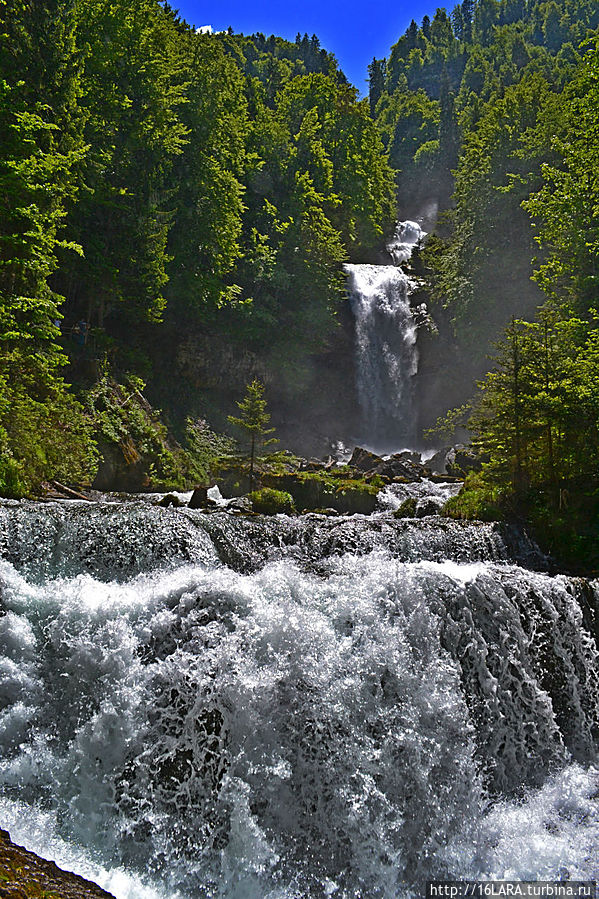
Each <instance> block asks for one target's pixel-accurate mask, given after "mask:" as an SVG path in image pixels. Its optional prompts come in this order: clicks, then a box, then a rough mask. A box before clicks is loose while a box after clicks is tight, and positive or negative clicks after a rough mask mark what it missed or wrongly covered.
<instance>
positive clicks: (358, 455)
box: [347, 446, 384, 471]
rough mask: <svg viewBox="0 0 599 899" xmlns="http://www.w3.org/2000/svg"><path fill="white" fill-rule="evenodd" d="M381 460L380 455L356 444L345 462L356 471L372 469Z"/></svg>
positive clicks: (382, 460)
mask: <svg viewBox="0 0 599 899" xmlns="http://www.w3.org/2000/svg"><path fill="white" fill-rule="evenodd" d="M382 462H384V459H383V458H382V456H377V455H376V453H371V452H370V450H367V449H364V448H363V447H361V446H356V447H354V451H353V453H352V454H351V458H350V460H349V462H348V463H347V464H348V465H350V466H351V468H356V469H357V470H358V471H372V470H373V469H375V468H376V467H377V466H378V465H380V464H381V463H382Z"/></svg>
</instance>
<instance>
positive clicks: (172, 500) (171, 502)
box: [158, 493, 183, 509]
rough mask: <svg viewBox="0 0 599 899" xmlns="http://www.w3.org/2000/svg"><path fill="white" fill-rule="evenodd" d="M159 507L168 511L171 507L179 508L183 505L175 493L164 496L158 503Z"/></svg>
mask: <svg viewBox="0 0 599 899" xmlns="http://www.w3.org/2000/svg"><path fill="white" fill-rule="evenodd" d="M158 505H159V506H162V507H163V508H165V509H167V508H168V507H169V506H174V507H175V508H178V507H179V506H182V505H183V503H182V502H181V500H180V499H179V497H178V496H176V495H175V494H174V493H167V494H166V496H163V497H162V499H161V500H160V501H159V502H158Z"/></svg>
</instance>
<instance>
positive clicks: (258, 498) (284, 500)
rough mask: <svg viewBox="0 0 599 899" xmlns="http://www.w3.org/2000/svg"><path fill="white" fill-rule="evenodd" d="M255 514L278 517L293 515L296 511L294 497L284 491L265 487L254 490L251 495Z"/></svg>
mask: <svg viewBox="0 0 599 899" xmlns="http://www.w3.org/2000/svg"><path fill="white" fill-rule="evenodd" d="M249 498H250V501H251V503H252V508H253V510H254V512H260V513H261V514H262V515H277V514H279V513H284V514H286V515H293V514H294V513H295V511H296V508H295V504H294V502H293V497H292V496H291V494H290V493H286V492H285V491H284V490H273V489H272V488H271V487H263V488H262V489H261V490H254V491H253V492H252V493H250V495H249Z"/></svg>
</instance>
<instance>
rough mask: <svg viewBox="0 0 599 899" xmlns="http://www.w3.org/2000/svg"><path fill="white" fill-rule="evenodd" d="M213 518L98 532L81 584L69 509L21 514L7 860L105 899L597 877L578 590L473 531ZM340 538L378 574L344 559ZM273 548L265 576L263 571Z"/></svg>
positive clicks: (595, 781) (598, 720)
mask: <svg viewBox="0 0 599 899" xmlns="http://www.w3.org/2000/svg"><path fill="white" fill-rule="evenodd" d="M11 508H12V510H13V511H12V515H11V518H10V522H11V526H13V525H14V524H15V516H16V512H17V511H18V510H22V509H23V507H18V510H17V507H15V506H13V507H11ZM225 515H226V513H217V515H216V516H202V515H201V514H199V513H194V514H193V515H192V514H190V513H184V512H175V511H172V510H162V509H151V508H146V509H144V510H142V509H141V508H140V509H136V507H128V508H127V507H126V508H122V509H120V510H119V509H115V507H114V506H111V507H110V508H108V507H107V508H106V509H105V510H102V509H101V508H100V509H96V510H95V511H92V510H88V518H87V521H88V526H89V527H90V528H91V529H92V530H93V532H94V535H95V538H96V544H95V545H96V552H97V555H96V557H94V558H93V559H92V558H90V556H89V554H88V552H87V551H86V550H85V547H81V546H70V547H69V546H68V545H67V543H68V540H70V539H72V538H73V537H75V538H77V535H80V534H81V527H82V524H81V522H82V512H81V510H80V509H76V508H73V509H64V508H57V507H45V508H44V507H35V506H33V507H29V509H27V508H26V509H25V511H24V512H23V515H22V518H21V519H18V517H17V520H18V521H20V524H19V533H20V537H21V540H20V544H19V547H17V548H15V547H13V550H14V551H13V556H12V563H9V562H2V563H0V584H1V589H2V594H1V595H2V610H3V612H4V614H3V616H2V617H0V696H1V697H2V707H3V711H2V714H1V717H0V792H1V799H0V824H1V825H2V826H4V827H8V829H9V830H10V831H11V833H12V834H13V837H14V838H15V839H17V841H21V842H23V843H24V844H25V845H28V846H30V847H31V848H33V849H34V850H35V851H37V852H39V853H40V854H41V855H46V856H49V857H54V858H56V859H57V860H58V861H59V863H61V864H62V865H63V866H67V867H70V868H72V869H74V870H76V871H78V872H79V873H82V874H84V875H87V876H89V877H92V878H93V879H95V880H96V881H98V882H99V883H101V884H102V885H104V886H105V887H106V888H107V889H109V890H111V891H112V892H113V893H114V895H115V896H117V897H118V899H155V897H156V896H159V897H161V899H191V897H193V899H196V897H220V899H275V897H276V899H323V897H325V896H333V897H339V899H341V897H343V899H358V897H362V899H377V897H378V899H396V897H397V896H408V895H414V896H416V895H421V893H422V886H423V883H424V881H425V880H428V879H431V878H434V877H448V878H460V877H468V878H475V877H476V878H478V877H481V878H487V877H488V878H501V877H513V878H526V879H535V878H537V877H538V878H540V879H553V878H557V877H560V876H562V875H563V874H564V871H568V872H569V875H570V876H571V877H576V878H580V879H592V878H593V877H598V876H599V863H598V861H597V860H598V859H599V802H598V795H599V775H598V772H597V770H596V768H595V767H594V765H595V764H596V763H597V755H596V734H597V727H598V724H599V688H598V684H597V672H598V670H599V666H598V662H599V657H598V654H597V648H596V646H595V643H594V640H593V639H592V637H591V635H590V633H589V632H588V629H587V628H588V624H587V619H586V618H585V617H584V615H587V616H588V614H589V611H588V608H587V606H585V601H590V600H589V596H590V594H588V596H587V594H584V593H583V592H581V587H580V584H579V582H577V581H571V580H569V579H568V578H566V577H561V576H560V577H550V576H549V575H547V574H543V573H539V572H533V571H529V570H525V569H524V568H521V567H519V566H518V565H515V564H509V563H507V562H497V561H491V560H490V557H489V556H486V555H485V553H486V552H490V551H492V552H493V553H494V554H498V553H499V552H500V548H499V544H497V547H496V548H493V546H494V545H493V544H492V543H491V542H487V543H478V544H477V540H479V536H478V535H479V533H480V532H481V529H480V528H477V527H474V526H468V527H467V528H464V527H462V526H460V525H458V524H457V523H455V524H454V523H452V522H441V521H439V524H438V525H437V540H438V541H439V542H438V546H439V547H441V546H443V545H444V546H445V550H444V552H443V551H440V550H439V549H436V550H434V552H433V553H431V550H430V540H431V538H432V536H433V528H434V524H433V523H432V522H431V521H429V520H427V521H425V522H422V523H421V525H418V526H417V525H416V523H414V524H413V525H409V524H408V525H406V524H405V523H403V522H393V521H392V520H389V521H387V522H383V521H382V520H380V519H376V518H375V519H370V520H365V519H354V520H353V521H351V520H349V519H347V520H340V521H338V522H324V521H323V522H321V523H315V522H311V521H310V520H305V521H303V522H296V523H293V526H294V527H295V528H296V531H294V532H292V531H290V530H289V529H288V527H287V520H286V519H279V520H278V521H277V522H273V523H267V522H264V523H262V522H260V521H259V520H254V521H252V520H250V521H247V522H244V521H239V520H233V519H230V518H229V519H227V518H226V517H222V516H225ZM219 516H221V517H219ZM0 518H1V517H0ZM227 521H229V522H230V526H227V527H225V524H223V522H225V523H226V522H227ZM119 522H120V530H119V534H120V541H118V542H117V541H115V542H113V543H112V544H110V542H109V541H108V540H106V541H105V538H106V534H109V533H112V532H113V531H114V530H115V528H116V527H117V525H118V524H119ZM0 524H4V520H1V521H0ZM291 524H292V523H291V522H290V523H289V526H291ZM350 524H351V527H352V528H353V529H354V530H355V532H356V534H357V536H358V539H359V540H360V541H361V543H362V544H363V545H364V546H370V547H371V549H370V550H369V551H367V552H365V554H364V555H361V556H357V555H355V554H354V553H353V552H351V553H348V552H345V551H344V550H343V546H344V545H347V544H348V542H351V541H350V537H349V536H348V528H349V527H350ZM6 526H7V527H8V526H9V525H8V524H7V525H6ZM406 527H408V528H411V530H410V531H409V533H410V535H411V536H410V541H411V543H410V546H411V547H412V549H411V550H410V553H409V555H408V556H407V557H405V556H403V555H401V556H399V557H398V556H397V554H396V552H395V549H394V547H395V546H396V544H397V545H401V546H402V549H401V553H402V554H404V553H405V552H406V547H407V545H408V544H407V543H406V542H405V540H406V537H405V534H406V533H407V532H406V530H405V528H406ZM481 527H482V532H483V533H489V534H490V532H488V531H487V530H485V528H488V527H489V526H481ZM193 528H195V529H196V532H195V533H196V536H195V537H194V536H193V534H194V531H193ZM206 528H208V530H206ZM385 528H386V530H385ZM443 528H445V529H446V530H445V531H443ZM28 529H29V530H28ZM150 530H151V532H152V533H153V534H154V535H156V536H155V539H156V543H155V549H156V558H155V561H154V563H153V564H152V561H151V553H150V551H151V549H152V546H151V545H149V541H148V536H147V534H148V533H150ZM454 530H455V535H454V534H453V531H454ZM2 533H8V532H4V531H2V529H1V528H0V536H1V535H2ZM209 533H211V534H212V538H209V536H208V534H209ZM292 534H293V539H292ZM394 534H395V535H396V537H395V538H394V537H393V535H394ZM443 534H445V537H443ZM343 535H345V536H343ZM373 535H375V536H376V535H378V537H377V539H378V540H379V541H380V544H378V545H377V543H376V541H374V537H373ZM442 539H444V540H445V543H444V544H443V543H442ZM485 539H487V540H488V538H485ZM498 539H499V538H498ZM168 540H171V541H172V542H171V543H168ZM213 540H214V541H215V542H214V545H213V543H212V541H213ZM103 541H105V546H104V556H103V558H100V555H101V554H102V548H101V547H102V543H103ZM260 541H262V542H264V543H265V544H268V545H269V546H270V545H274V546H277V547H278V552H279V553H281V555H280V557H279V558H278V560H276V561H267V562H266V564H263V563H261V562H259V561H258V560H257V559H255V558H254V557H253V556H252V555H251V549H252V547H255V546H256V545H257V544H259V543H260ZM293 541H297V545H300V544H301V545H302V547H303V548H304V550H305V555H296V556H293V555H292V553H294V552H295V549H294V546H295V544H294V542H293ZM373 541H374V542H373ZM398 541H399V543H398ZM402 541H403V542H402ZM225 542H226V543H227V544H228V547H227V548H226V549H224V550H223V549H219V546H221V547H223V546H224V543H225ZM30 543H31V545H32V546H33V545H34V544H35V545H38V546H44V547H45V548H46V553H47V555H48V556H49V557H50V559H51V560H53V561H51V564H47V565H42V564H41V563H38V564H37V567H36V566H34V565H33V562H32V559H31V553H30V549H29V544H30ZM164 543H167V548H168V550H169V551H170V552H177V553H178V554H179V558H178V559H175V560H174V562H173V563H171V564H168V563H167V562H166V561H165V558H164V555H163V554H162V552H161V551H159V550H162V549H164V546H163V544H164ZM460 543H463V544H464V546H465V547H467V546H468V545H469V544H471V545H472V546H473V547H476V546H478V547H479V548H478V549H477V550H476V551H475V552H473V550H472V548H470V550H469V553H470V556H468V554H466V556H465V557H462V554H461V550H460ZM325 544H326V546H327V547H328V549H327V550H326V552H325V550H324V548H323V547H324V545H325ZM0 545H1V540H0ZM51 545H55V546H56V545H58V546H60V547H61V548H62V554H61V555H59V554H57V553H56V552H55V553H52V552H51V551H50V546H51ZM336 546H338V547H339V548H338V549H335V547H336ZM138 547H145V548H146V555H142V554H141V552H140V561H139V562H138V563H137V566H135V564H134V563H133V562H131V563H129V556H130V555H135V554H136V553H137V552H138ZM485 547H486V548H485ZM222 552H225V554H226V556H227V558H229V559H231V560H232V561H231V562H230V564H227V565H224V564H223V563H222V562H221V561H219V553H220V554H222ZM77 553H79V554H80V555H79V556H78V555H77ZM265 553H266V551H265ZM476 553H478V555H477V554H476ZM185 554H187V556H188V561H185V559H184V555H185ZM427 554H428V561H418V555H420V556H421V557H422V556H425V557H426V556H427ZM266 555H267V554H266ZM495 557H499V556H497V555H494V556H493V558H495ZM310 558H312V559H314V560H315V567H314V568H313V569H311V567H310V563H309V559H310ZM462 558H464V560H463V561H460V559H462ZM65 559H66V563H65ZM233 560H238V563H237V562H234V561H233ZM92 562H93V573H82V571H81V569H80V571H79V573H76V571H75V569H76V568H77V566H81V565H89V564H90V563H92ZM248 563H249V567H248ZM127 565H129V567H127ZM231 565H233V567H230V566H231ZM111 569H112V570H114V572H115V573H116V575H117V578H118V580H117V579H115V578H113V577H111V575H110V570H111ZM585 596H586V597H587V599H586V600H585ZM593 601H594V602H595V603H596V601H597V597H596V596H595V597H594V600H593ZM585 610H586V611H585ZM583 613H584V615H583Z"/></svg>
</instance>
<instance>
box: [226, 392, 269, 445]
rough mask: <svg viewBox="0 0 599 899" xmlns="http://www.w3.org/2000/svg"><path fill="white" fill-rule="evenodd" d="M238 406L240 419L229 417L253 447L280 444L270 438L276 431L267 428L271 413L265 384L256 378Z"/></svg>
mask: <svg viewBox="0 0 599 899" xmlns="http://www.w3.org/2000/svg"><path fill="white" fill-rule="evenodd" d="M237 405H238V406H239V409H240V412H241V415H240V416H239V417H236V416H234V415H229V417H228V418H229V421H230V422H231V424H233V425H236V426H237V427H238V428H241V430H242V431H243V432H244V434H245V435H246V437H248V438H249V439H250V440H251V441H252V445H256V446H258V445H261V446H267V445H268V444H271V443H277V442H278V441H277V440H276V438H274V437H268V435H269V434H274V430H275V429H274V428H267V427H266V425H267V424H268V422H269V421H270V413H269V412H267V411H266V400H265V399H264V384H261V383H260V381H258V380H257V379H256V378H254V380H253V381H252V382H251V384H248V385H247V387H246V394H245V396H244V398H243V399H242V400H241V401H240V402H238V403H237ZM265 438H267V439H265Z"/></svg>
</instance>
